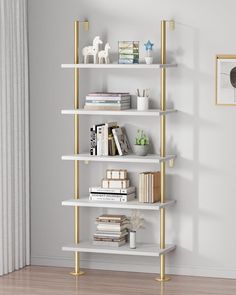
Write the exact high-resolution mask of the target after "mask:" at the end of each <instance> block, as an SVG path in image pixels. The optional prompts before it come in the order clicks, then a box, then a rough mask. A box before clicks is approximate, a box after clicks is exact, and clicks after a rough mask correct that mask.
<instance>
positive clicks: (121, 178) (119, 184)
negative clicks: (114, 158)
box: [89, 170, 135, 203]
mask: <svg viewBox="0 0 236 295" xmlns="http://www.w3.org/2000/svg"><path fill="white" fill-rule="evenodd" d="M134 199H135V187H133V186H130V181H129V179H128V178H127V171H126V170H107V171H106V178H105V179H102V184H101V187H90V188H89V200H90V201H111V202H122V203H124V202H128V201H132V200H134Z"/></svg>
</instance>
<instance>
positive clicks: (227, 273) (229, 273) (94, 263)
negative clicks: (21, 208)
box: [31, 256, 236, 279]
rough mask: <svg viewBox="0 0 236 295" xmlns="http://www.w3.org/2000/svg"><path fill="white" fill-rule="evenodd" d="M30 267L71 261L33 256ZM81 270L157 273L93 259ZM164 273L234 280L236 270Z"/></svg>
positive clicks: (183, 268) (190, 269) (195, 269)
mask: <svg viewBox="0 0 236 295" xmlns="http://www.w3.org/2000/svg"><path fill="white" fill-rule="evenodd" d="M31 265H40V266H56V267H73V260H72V259H70V258H67V257H61V256H60V257H46V256H35V257H31ZM81 268H88V269H101V270H114V271H131V272H146V273H157V272H158V265H151V264H148V265H147V264H146V265H144V264H138V263H135V264H134V263H132V264H130V263H129V264H126V263H117V262H116V263H114V262H109V261H100V260H95V259H89V260H88V259H81ZM166 272H167V273H168V274H173V275H186V276H201V277H202V276H203V277H215V278H230V279H236V269H224V268H216V267H200V266H197V267H195V266H193V267H189V266H183V265H177V266H172V265H170V266H167V267H166Z"/></svg>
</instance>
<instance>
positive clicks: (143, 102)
mask: <svg viewBox="0 0 236 295" xmlns="http://www.w3.org/2000/svg"><path fill="white" fill-rule="evenodd" d="M148 107H149V97H146V96H137V110H138V111H146V110H148Z"/></svg>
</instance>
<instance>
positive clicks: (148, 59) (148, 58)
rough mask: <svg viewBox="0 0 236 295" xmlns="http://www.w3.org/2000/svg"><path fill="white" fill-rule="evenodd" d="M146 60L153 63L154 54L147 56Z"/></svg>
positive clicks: (147, 62)
mask: <svg viewBox="0 0 236 295" xmlns="http://www.w3.org/2000/svg"><path fill="white" fill-rule="evenodd" d="M145 61H146V64H147V65H151V64H152V63H153V57H152V56H146V57H145Z"/></svg>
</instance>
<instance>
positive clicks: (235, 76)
mask: <svg viewBox="0 0 236 295" xmlns="http://www.w3.org/2000/svg"><path fill="white" fill-rule="evenodd" d="M215 104H216V105H219V106H236V55H234V54H227V55H225V54H219V55H216V61H215Z"/></svg>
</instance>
